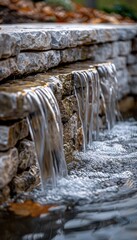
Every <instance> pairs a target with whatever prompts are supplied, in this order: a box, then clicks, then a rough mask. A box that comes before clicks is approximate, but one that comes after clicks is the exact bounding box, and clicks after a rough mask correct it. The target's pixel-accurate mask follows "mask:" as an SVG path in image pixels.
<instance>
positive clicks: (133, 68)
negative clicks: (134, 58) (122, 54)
mask: <svg viewBox="0 0 137 240" xmlns="http://www.w3.org/2000/svg"><path fill="white" fill-rule="evenodd" d="M128 70H129V72H130V74H131V75H132V76H137V63H136V64H132V65H129V67H128Z"/></svg>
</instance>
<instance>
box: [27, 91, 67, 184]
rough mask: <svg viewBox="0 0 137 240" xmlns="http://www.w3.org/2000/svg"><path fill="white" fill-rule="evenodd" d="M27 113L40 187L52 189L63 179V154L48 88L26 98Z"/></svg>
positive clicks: (56, 114) (56, 110) (54, 103)
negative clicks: (38, 170)
mask: <svg viewBox="0 0 137 240" xmlns="http://www.w3.org/2000/svg"><path fill="white" fill-rule="evenodd" d="M26 98H27V101H28V104H29V106H30V109H31V113H30V114H29V116H28V123H29V128H30V133H31V136H32V139H33V140H34V143H35V147H36V153H37V157H38V163H39V167H40V173H41V182H42V187H43V189H45V187H47V186H54V185H55V184H56V181H57V178H58V177H63V176H66V175H67V167H66V162H65V158H64V151H63V133H62V123H61V116H60V110H59V107H58V103H57V101H56V98H55V96H54V94H53V92H52V90H51V89H50V87H37V88H35V90H33V89H32V90H31V91H30V90H29V91H28V92H27V94H26Z"/></svg>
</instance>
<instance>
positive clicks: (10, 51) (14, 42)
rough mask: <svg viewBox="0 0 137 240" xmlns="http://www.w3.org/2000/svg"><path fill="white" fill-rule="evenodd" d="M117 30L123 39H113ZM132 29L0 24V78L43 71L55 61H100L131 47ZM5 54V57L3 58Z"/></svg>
mask: <svg viewBox="0 0 137 240" xmlns="http://www.w3.org/2000/svg"><path fill="white" fill-rule="evenodd" d="M120 31H123V34H124V33H125V36H126V37H127V38H126V39H125V40H126V41H125V42H123V41H120V42H116V41H117V40H118V39H120V40H121V39H122V37H121V35H120ZM127 33H128V34H129V35H128V34H127ZM136 33H137V28H136V26H134V25H133V26H130V28H129V27H128V26H127V27H125V26H124V27H123V28H122V27H115V26H104V25H102V26H101V25H100V26H97V25H96V26H90V25H73V26H72V25H69V24H67V25H58V24H55V25H48V28H47V25H45V24H34V25H33V24H32V25H29V24H28V25H18V26H15V25H13V26H11V27H10V28H9V26H2V29H1V33H0V42H1V47H0V59H2V60H1V67H0V79H4V78H6V77H8V76H10V75H23V74H30V73H32V72H38V71H39V72H40V71H44V70H47V69H49V68H52V67H55V66H57V65H59V63H65V62H72V61H78V60H85V59H89V58H91V59H92V58H93V60H95V61H97V62H98V61H101V62H102V61H105V60H106V59H109V58H112V57H116V56H117V55H118V54H119V53H120V55H122V56H123V55H126V54H127V53H128V52H129V50H130V47H131V46H130V41H127V40H128V39H130V38H131V36H132V37H134V36H135V34H136ZM128 36H129V37H128ZM122 40H123V39H122ZM103 43H105V44H104V46H103ZM94 44H100V45H102V46H101V49H102V50H101V49H100V48H99V47H98V49H96V46H95V45H94ZM86 45H88V46H89V47H86ZM84 46H85V47H84ZM53 49H57V50H53ZM63 49H64V50H63ZM30 50H31V51H30ZM45 50H46V51H45ZM22 51H23V52H22ZM28 51H29V52H28ZM32 51H33V52H32ZM70 53H71V54H70ZM14 56H16V57H14ZM103 56H104V57H103ZM7 57H8V59H7V60H3V59H4V58H7Z"/></svg>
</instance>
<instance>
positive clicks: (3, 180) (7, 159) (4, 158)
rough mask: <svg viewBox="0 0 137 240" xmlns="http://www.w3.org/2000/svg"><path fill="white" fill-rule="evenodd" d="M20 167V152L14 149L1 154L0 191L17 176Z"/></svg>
mask: <svg viewBox="0 0 137 240" xmlns="http://www.w3.org/2000/svg"><path fill="white" fill-rule="evenodd" d="M17 167H18V151H17V149H16V148H12V149H10V150H9V151H7V152H0V189H2V188H3V187H5V186H6V185H7V184H8V183H9V182H10V181H11V180H12V178H13V177H14V176H15V174H16V172H17Z"/></svg>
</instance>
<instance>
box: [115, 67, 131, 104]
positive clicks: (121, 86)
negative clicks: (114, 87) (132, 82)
mask: <svg viewBox="0 0 137 240" xmlns="http://www.w3.org/2000/svg"><path fill="white" fill-rule="evenodd" d="M117 80H118V99H121V98H122V97H123V96H125V95H126V94H128V93H130V86H129V73H128V71H127V69H125V70H124V71H123V70H119V71H117Z"/></svg>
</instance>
